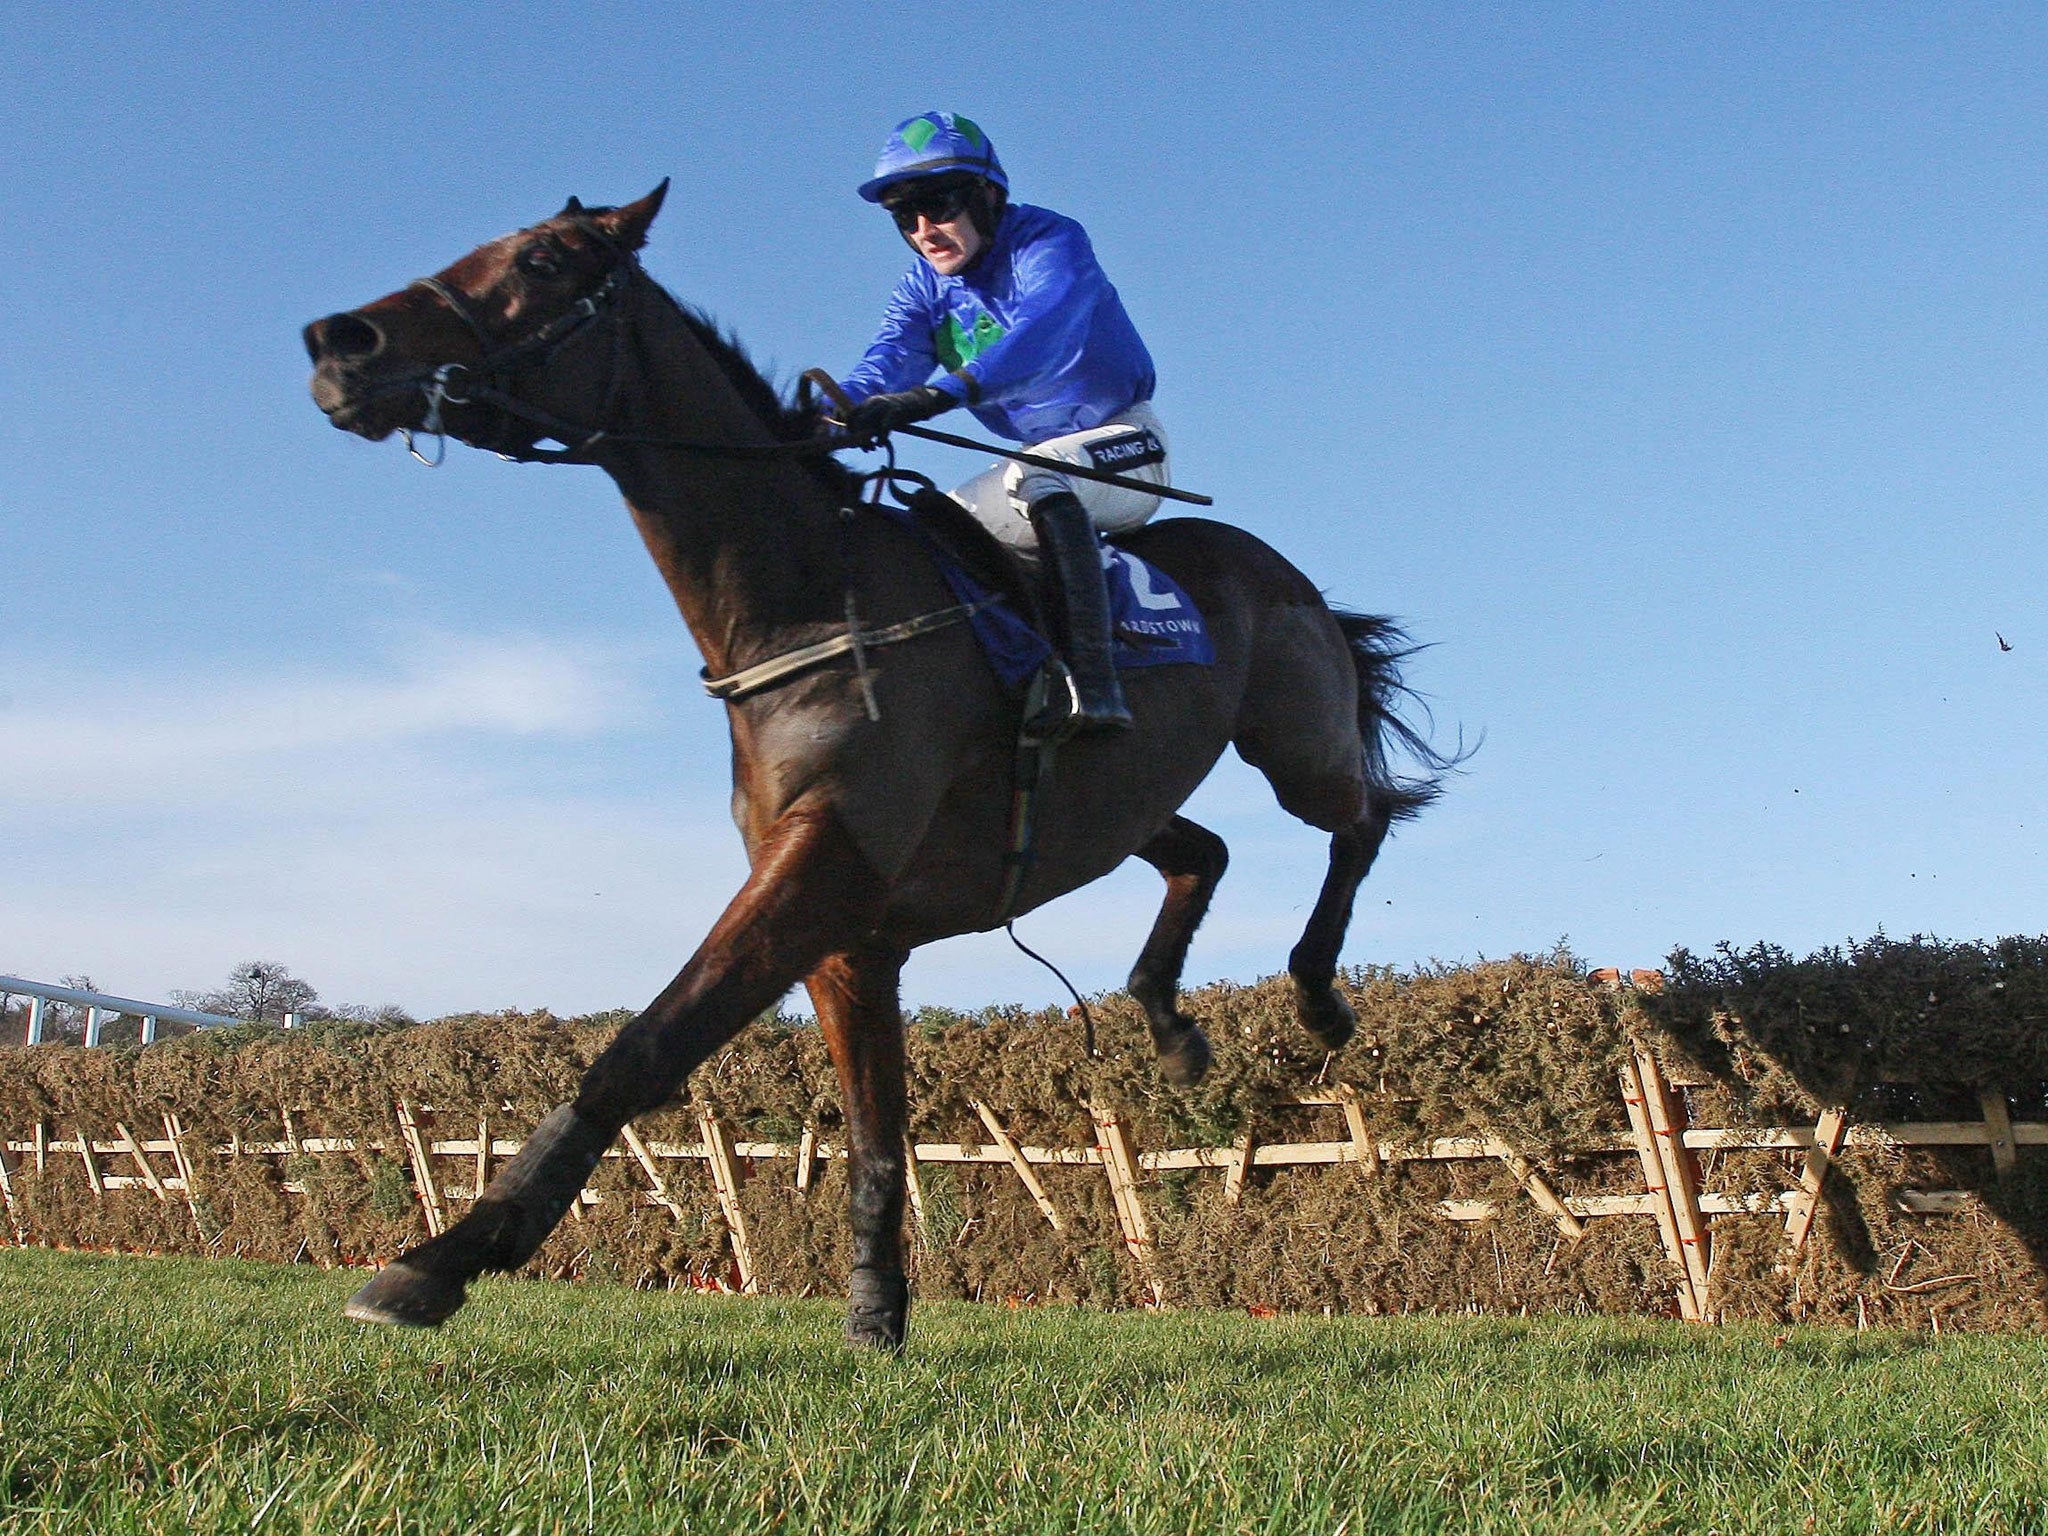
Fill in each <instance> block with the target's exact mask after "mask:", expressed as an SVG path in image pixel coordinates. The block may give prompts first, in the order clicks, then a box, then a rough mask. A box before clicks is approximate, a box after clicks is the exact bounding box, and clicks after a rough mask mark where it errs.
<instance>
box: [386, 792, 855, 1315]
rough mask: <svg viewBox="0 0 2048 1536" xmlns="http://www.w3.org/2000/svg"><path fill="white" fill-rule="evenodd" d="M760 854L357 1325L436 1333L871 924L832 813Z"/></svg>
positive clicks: (798, 813) (850, 850)
mask: <svg viewBox="0 0 2048 1536" xmlns="http://www.w3.org/2000/svg"><path fill="white" fill-rule="evenodd" d="M753 858H754V867H753V872H752V874H751V875H749V876H748V879H747V883H746V884H745V885H743V886H742V887H741V888H740V890H739V893H738V894H737V895H736V896H734V897H733V899H732V901H731V903H730V904H729V905H728V906H727V907H726V909H725V912H724V913H723V914H722V915H721V916H720V917H719V919H718V921H717V923H716V924H714V925H713V926H712V929H711V932H710V934H709V935H708V936H707V937H706V938H705V940H704V942H703V944H702V945H700V946H699V947H698V950H697V953H696V954H695V955H693V956H691V957H690V963H689V964H688V965H686V966H684V967H683V969H682V971H681V973H680V974H678V975H677V977H676V979H675V980H674V981H672V982H670V983H669V985H668V986H667V988H666V989H664V990H663V992H662V994H661V995H660V996H659V997H657V998H656V999H655V1000H654V1001H653V1002H652V1003H650V1004H648V1006H647V1008H646V1010H645V1011H644V1012H642V1013H641V1014H640V1015H639V1016H638V1017H637V1018H635V1019H633V1020H631V1021H630V1022H628V1023H627V1024H626V1025H625V1026H624V1027H623V1028H622V1029H620V1031H619V1033H618V1034H617V1036H616V1037H614V1039H613V1040H612V1043H611V1044H610V1045H609V1046H608V1047H606V1049H605V1051H604V1053H603V1054H602V1055H600V1056H599V1057H598V1058H597V1060H596V1062H594V1063H593V1064H592V1066H591V1068H590V1070H589V1071H588V1072H587V1073H585V1074H584V1078H583V1084H582V1089H581V1091H580V1092H579V1093H578V1095H577V1098H576V1102H575V1103H574V1104H564V1105H562V1106H561V1107H560V1108H558V1109H557V1110H555V1112H554V1113H553V1114H551V1115H549V1116H548V1117H547V1118H546V1119H545V1120H543V1121H542V1122H541V1123H540V1124H539V1125H538V1126H537V1127H535V1129H534V1133H533V1134H532V1135H531V1136H529V1137H528V1138H527V1139H526V1145H525V1146H523V1147H521V1148H520V1149H519V1154H518V1155H517V1156H516V1157H514V1158H513V1159H512V1160H511V1161H510V1162H508V1163H506V1164H505V1166H504V1167H503V1168H502V1169H500V1170H499V1172H498V1175H497V1177H496V1178H494V1179H492V1180H491V1182H490V1185H489V1187H488V1188H487V1189H485V1191H484V1193H483V1197H482V1198H481V1199H479V1200H478V1201H477V1202H476V1204H475V1205H473V1206H471V1207H470V1210H469V1214H468V1215H466V1216H464V1217H463V1218H462V1220H461V1221H459V1222H457V1223H456V1224H455V1225H454V1226H452V1227H450V1228H449V1229H448V1230H447V1231H446V1232H443V1233H442V1234H441V1235H440V1236H439V1237H436V1238H432V1239H430V1240H429V1241H427V1242H425V1243H422V1244H421V1245H420V1246H418V1247H417V1248H413V1249H411V1250H409V1251H408V1252H406V1253H404V1254H402V1255H400V1256H399V1258H398V1259H396V1260H395V1261H393V1262H392V1263H391V1264H389V1265H387V1266H386V1267H385V1268H384V1269H383V1270H381V1271H379V1273H378V1274H377V1277H376V1278H375V1279H373V1280H372V1281H371V1282H370V1283H369V1284H368V1285H366V1286H364V1287H363V1288H362V1289H361V1290H360V1291H358V1292H357V1293H356V1294H355V1296H354V1298H353V1299H352V1300H351V1301H350V1302H349V1304H348V1307H347V1309H346V1310H347V1314H348V1315H349V1316H350V1317H352V1318H355V1319H356V1320H358V1321H359V1322H370V1323H402V1324H408V1325H411V1326H415V1327H432V1326H433V1325H434V1324H437V1323H440V1322H442V1321H444V1320H446V1319H447V1318H448V1317H449V1315H450V1314H452V1313H453V1312H454V1311H455V1309H456V1308H458V1307H460V1306H461V1305H462V1302H463V1290H464V1288H465V1287H466V1286H467V1285H468V1283H469V1282H470V1281H471V1280H473V1279H475V1278H476V1277H477V1276H478V1275H480V1274H482V1273H483V1272H484V1271H485V1270H512V1269H517V1268H518V1267H519V1266H520V1265H522V1264H524V1263H525V1262H526V1261H527V1260H528V1259H530V1258H532V1257H533V1255H534V1254H535V1253H536V1252H537V1251H538V1250H539V1248H540V1245H541V1244H542V1243H543V1242H545V1241H546V1240H547V1236H548V1234H549V1233H550V1232H552V1231H553V1230H554V1229H555V1225H556V1223H557V1222H559V1221H560V1220H561V1219H562V1217H563V1216H564V1215H565V1214H567V1212H568V1209H569V1206H570V1204H571V1203H572V1202H573V1201H574V1200H575V1199H576V1197H577V1195H578V1194H579V1193H581V1191H582V1189H583V1184H584V1181H585V1180H586V1179H588V1178H589V1177H590V1174H591V1171H592V1170H593V1169H594V1168H596V1166H597V1163H598V1159H599V1158H601V1157H603V1156H604V1152H605V1149H606V1148H607V1147H609V1146H610V1145H611V1143H612V1138H613V1137H614V1136H616V1135H618V1133H619V1127H620V1126H622V1125H624V1124H625V1123H626V1122H627V1121H628V1120H631V1119H632V1118H633V1117H634V1116H635V1115H641V1114H645V1113H646V1112H647V1111H649V1110H651V1109H656V1108H659V1107H660V1106H661V1105H662V1104H665V1103H667V1102H668V1100H669V1099H670V1098H671V1097H673V1096H674V1094H675V1093H676V1091H677V1090H678V1089H679V1088H681V1087H682V1086H683V1082H684V1080H685V1079H686V1078H688V1077H689V1075H690V1073H691V1071H692V1070H693V1069H695V1068H696V1067H697V1065H698V1064H699V1063H700V1062H702V1061H703V1060H704V1059H705V1058H706V1057H708V1056H710V1054H711V1053H712V1052H713V1051H715V1050H717V1049H718V1047H719V1046H721V1045H723V1044H724V1043H725V1042H726V1041H728V1040H730V1039H731V1038H732V1037H733V1036H734V1035H736V1034H738V1033H739V1032H740V1030H741V1029H742V1028H743V1027H744V1026H745V1025H746V1024H747V1022H748V1021H749V1020H750V1019H752V1018H754V1016H755V1015H757V1014H759V1013H760V1012H761V1011H762V1010H763V1009H764V1008H767V1007H769V1006H770V1005H772V1004H773V1003H774V1002H775V1000H776V999H777V998H779V997H780V996H782V994H783V993H784V992H785V991H787V990H788V989H789V987H790V985H791V984H792V983H793V982H795V981H796V980H797V979H798V978H799V977H801V976H803V975H804V973H805V972H807V971H809V970H810V969H811V968H812V967H814V966H815V965H816V964H817V963H818V961H819V960H820V959H821V958H822V957H823V956H825V955H828V954H831V953H832V952H833V951H835V950H837V949H839V948H840V947H842V946H843V945H844V944H845V943H846V941H847V938H848V937H849V936H850V935H851V934H855V933H859V932H861V931H863V930H864V929H865V928H867V927H869V926H870V925H871V924H872V923H873V921H874V913H875V907H876V903H877V901H878V893H879V891H880V889H881V883H880V881H878V880H877V879H876V877H875V872H874V870H873V868H872V867H871V866H870V865H869V864H868V862H867V860H866V859H865V858H864V857H862V855H861V853H860V851H859V850H858V849H857V848H856V847H855V846H854V843H853V841H852V839H851V838H850V837H849V836H848V835H847V834H846V832H845V829H844V828H843V827H841V826H840V824H839V820H838V817H837V816H836V815H835V814H834V813H833V812H832V811H831V810H830V809H829V808H826V807H806V808H803V809H799V810H795V811H791V812H789V813H788V814H786V815H785V816H783V817H782V818H781V820H779V821H777V822H776V823H775V825H774V826H772V827H770V828H769V829H768V830H767V832H766V833H765V834H764V835H763V836H762V838H761V840H760V842H759V844H758V845H757V846H756V847H755V849H754V850H753Z"/></svg>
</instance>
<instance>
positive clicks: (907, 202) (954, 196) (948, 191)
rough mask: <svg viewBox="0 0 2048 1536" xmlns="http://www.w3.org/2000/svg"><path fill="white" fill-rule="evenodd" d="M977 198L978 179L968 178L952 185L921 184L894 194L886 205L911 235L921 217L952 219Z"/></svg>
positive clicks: (939, 220)
mask: <svg viewBox="0 0 2048 1536" xmlns="http://www.w3.org/2000/svg"><path fill="white" fill-rule="evenodd" d="M973 200H974V183H972V182H967V183H964V184H955V185H953V186H950V187H946V186H940V187H921V188H919V189H918V190H917V191H915V192H904V193H902V194H901V195H900V196H897V197H892V198H890V199H889V200H888V201H887V202H886V203H884V204H883V205H882V206H883V207H885V208H887V209H888V210H889V217H890V218H892V219H894V220H895V221H896V227H897V228H898V229H900V230H902V231H903V233H905V234H906V235H907V234H909V233H910V232H911V231H912V230H914V229H916V228H917V221H918V220H919V219H930V220H931V221H932V222H933V223H934V224H949V223H951V222H952V221H953V220H954V219H957V218H959V217H960V215H961V214H963V213H965V212H966V211H967V206H968V204H969V203H971V202H973Z"/></svg>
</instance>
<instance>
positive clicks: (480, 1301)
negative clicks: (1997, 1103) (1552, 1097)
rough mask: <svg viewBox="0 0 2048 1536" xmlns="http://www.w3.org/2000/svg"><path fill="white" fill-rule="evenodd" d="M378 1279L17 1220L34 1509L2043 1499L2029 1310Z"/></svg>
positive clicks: (1527, 1508) (1144, 1506)
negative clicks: (1274, 1307) (2026, 1320)
mask: <svg viewBox="0 0 2048 1536" xmlns="http://www.w3.org/2000/svg"><path fill="white" fill-rule="evenodd" d="M359 1279H360V1276H359V1275H353V1274H346V1273H343V1274H326V1273H322V1272H320V1271H318V1270H313V1269H309V1268H288V1267H275V1266H265V1265H256V1264H244V1263H226V1262H213V1263H209V1262H202V1261H190V1260H174V1259H157V1260H142V1259H110V1258H102V1257H94V1256H85V1255H77V1254H57V1253H50V1252H44V1251H40V1250H30V1251H25V1252H24V1251H19V1250H5V1251H0V1362H4V1364H0V1530H5V1531H9V1532H13V1531H42V1530H50V1531H79V1532H85V1531H90V1532H94V1533H112V1532H125V1531H163V1530H177V1531H184V1530H198V1531H227V1530H233V1531H238V1532H245V1531H251V1530H256V1531H280V1532H290V1531H308V1532H315V1531H317V1532H323V1533H325V1532H352V1531H386V1530H388V1531H400V1530H416V1531H425V1532H437V1533H438V1532H460V1531H479V1532H491V1533H504V1536H511V1533H515V1532H543V1531H548V1532H552V1531H602V1532H640V1531H650V1532H651V1531H690V1532H697V1533H702V1532H711V1531H745V1532H760V1531H772V1532H811V1531H859V1532H889V1533H892V1536H893V1533H926V1532H929V1533H940V1532H982V1531H993V1532H1018V1533H1037V1532H1062V1533H1065V1532H1073V1533H1080V1532H1088V1533H1094V1532H1105V1531H1108V1532H1126V1531H1128V1532H1161V1533H1166V1532H1203V1533H1208V1532H1246V1533H1253V1532H1256V1533H1273V1536H1279V1533H1294V1532H1321V1533H1334V1532H1338V1531H1344V1532H1349V1533H1356V1532H1367V1531H1560V1532H1561V1531H1572V1532H1579V1531H1686V1532H1698V1531H1709V1530H1713V1531H1721V1532H1729V1533H1734V1532H1752V1531H1753V1532H1771V1533H1774V1536H1775V1533H1782V1532H1800V1531H1821V1532H1839V1531H1894V1530H1896V1531H1942V1532H1951V1531H1975V1530H1985V1531H2048V1413H2044V1409H2048V1371H2044V1368H2043V1367H2044V1363H2048V1362H2044V1347H2043V1343H2042V1341H2040V1340H2037V1339H2034V1338H2030V1337H2029V1338H2021V1337H1982V1336H1948V1337H1944V1338H1941V1339H1939V1340H1935V1339H1930V1338H1927V1337H1921V1336H1910V1337H1909V1336H1904V1335H1897V1334H1890V1335H1887V1334H1878V1333H1872V1334H1867V1335H1862V1336H1857V1335H1854V1334H1842V1333H1822V1332H1803V1331H1795V1332H1793V1333H1791V1334H1789V1335H1773V1334H1772V1333H1770V1332H1769V1331H1760V1330H1755V1329H1747V1328H1728V1329H1724V1330H1703V1329H1690V1328H1686V1327H1684V1326H1682V1325H1679V1324H1660V1323H1644V1322H1636V1321H1609V1320H1538V1321H1529V1322H1502V1321H1481V1320H1476V1319H1445V1318H1402V1319H1342V1318H1340V1319H1323V1318H1284V1317H1283V1318H1277V1319H1270V1320H1268V1319H1253V1318H1248V1317H1244V1316H1240V1315H1237V1314H1220V1313H1169V1314H1163V1315H1147V1314H1104V1313H1093V1312H1082V1311H1076V1310H1071V1309H1060V1308H1046V1309H1041V1310H1029V1311H1003V1310H997V1309H992V1308H976V1307H971V1306H967V1305H960V1304H935V1305H931V1306H925V1307H921V1308H919V1309H918V1311H917V1314H916V1316H915V1318H914V1321H913V1337H912V1342H911V1347H910V1350H909V1351H908V1353H907V1354H906V1355H905V1356H904V1357H903V1358H902V1359H901V1360H893V1361H892V1360H886V1359H877V1358H874V1357H872V1356H868V1355H863V1354H856V1353H854V1352H852V1351H850V1350H848V1349H847V1348H846V1347H845V1346H844V1345H843V1344H841V1343H840V1342H839V1327H840V1309H839V1307H838V1305H837V1304H836V1303H832V1302H811V1301H779V1300H739V1299H733V1298H724V1297H701V1296H691V1295H665V1294H657V1295H647V1294H636V1293H634V1292H631V1291H626V1290H616V1289H604V1288H599V1287H571V1286H560V1285H546V1284H532V1283H518V1282H511V1281H497V1282H486V1283H484V1284H482V1285H480V1286H478V1287H477V1288H475V1290H474V1291H473V1293H472V1294H473V1296H474V1300H473V1302H472V1304H471V1305H470V1307H469V1308H468V1309H466V1310H465V1311H464V1312H463V1313H462V1314H461V1316H460V1317H458V1318H457V1319H456V1320H455V1321H454V1322H453V1323H451V1324H449V1325H448V1327H446V1328H445V1329H443V1330H441V1331H440V1332H438V1333H430V1334H415V1333H396V1332H390V1331H385V1330H376V1329H367V1328H362V1327H357V1326H354V1325H350V1324H347V1323H344V1322H343V1321H342V1320H341V1318H340V1316H339V1315H338V1314H339V1308H340V1305H341V1302H342V1300H343V1298H344V1297H345V1296H346V1295H347V1294H348V1292H349V1290H350V1289H351V1288H352V1286H353V1285H354V1284H355V1283H357V1281H358V1280H359Z"/></svg>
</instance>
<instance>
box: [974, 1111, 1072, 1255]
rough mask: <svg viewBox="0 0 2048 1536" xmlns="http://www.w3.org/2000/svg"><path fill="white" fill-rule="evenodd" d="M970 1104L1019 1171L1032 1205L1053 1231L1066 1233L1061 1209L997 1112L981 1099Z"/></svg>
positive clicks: (1018, 1176) (1019, 1177)
mask: <svg viewBox="0 0 2048 1536" xmlns="http://www.w3.org/2000/svg"><path fill="white" fill-rule="evenodd" d="M970 1102H971V1103H972V1104H973V1105H974V1112H975V1114H977V1115H979V1116H980V1117H981V1123H982V1124H983V1125H985V1126H987V1127H988V1133H989V1135H991V1136H993V1137H994V1138H995V1140H996V1146H997V1148H998V1149H999V1150H1000V1151H1001V1152H1002V1154H1003V1157H1004V1159H1005V1160H1006V1161H1007V1162H1008V1163H1009V1165H1010V1166H1011V1167H1012V1168H1014V1169H1015V1170H1016V1171H1017V1181H1018V1182H1019V1183H1020V1184H1022V1185H1023V1186H1024V1188H1025V1190H1026V1191H1027V1192H1028V1193H1029V1194H1030V1196H1031V1203H1032V1204H1034V1205H1036V1206H1037V1207H1038V1213H1039V1215H1041V1216H1043V1217H1044V1218H1045V1219H1046V1222H1047V1223H1048V1224H1049V1225H1050V1226H1051V1227H1052V1229H1053V1231H1055V1232H1064V1231H1066V1230H1067V1227H1066V1223H1065V1222H1063V1221H1061V1220H1060V1213H1059V1207H1058V1206H1056V1205H1054V1204H1053V1203H1052V1196H1050V1195H1048V1194H1047V1193H1046V1192H1045V1186H1044V1185H1043V1184H1041V1183H1040V1182H1039V1179H1038V1175H1037V1174H1036V1173H1034V1172H1033V1171H1032V1169H1031V1163H1030V1161H1029V1159H1027V1158H1026V1157H1025V1156H1024V1154H1023V1152H1022V1151H1020V1150H1019V1149H1018V1146H1017V1143H1016V1142H1015V1141H1013V1140H1012V1139H1011V1138H1010V1133H1009V1132H1008V1131H1006V1130H1004V1129H1003V1123H1002V1121H1000V1120H998V1119H997V1118H996V1115H995V1111H994V1110H992V1109H990V1108H989V1107H988V1106H987V1105H986V1104H984V1103H982V1102H981V1101H980V1100H979V1099H974V1100H970Z"/></svg>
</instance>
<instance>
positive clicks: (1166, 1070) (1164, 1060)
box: [1152, 1019, 1215, 1088]
mask: <svg viewBox="0 0 2048 1536" xmlns="http://www.w3.org/2000/svg"><path fill="white" fill-rule="evenodd" d="M1152 1048H1153V1050H1154V1051H1155V1052H1156V1053H1157V1055H1158V1057H1159V1075H1160V1076H1161V1077H1163V1078H1165V1079H1166V1081H1167V1083H1168V1085H1169V1086H1171V1087H1174V1088H1192V1087H1194V1086H1195V1084H1197V1083H1199V1082H1200V1081H1201V1080H1202V1079H1203V1078H1204V1077H1206V1076H1208V1073H1209V1063H1210V1062H1211V1061H1213V1060H1214V1059H1215V1052H1213V1051H1211V1050H1210V1049H1209V1037H1208V1036H1207V1035H1205V1034H1203V1033H1202V1026H1201V1025H1199V1024H1197V1023H1196V1022H1195V1021H1194V1020H1193V1019H1187V1020H1183V1021H1182V1028H1180V1029H1179V1030H1177V1031H1175V1032H1174V1033H1172V1034H1171V1035H1157V1034H1155V1035H1154V1036H1153V1037H1152Z"/></svg>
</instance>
